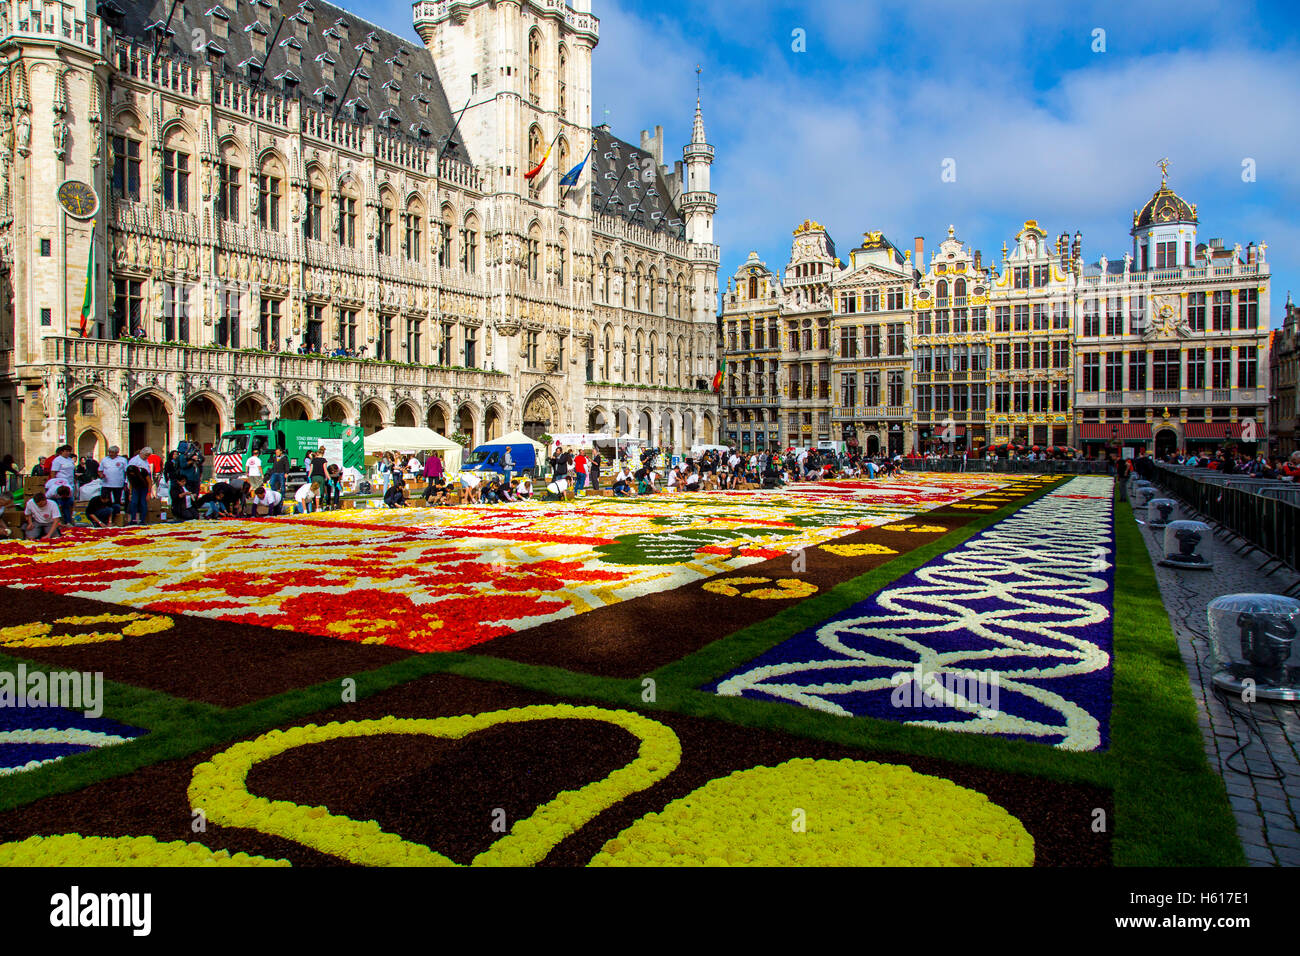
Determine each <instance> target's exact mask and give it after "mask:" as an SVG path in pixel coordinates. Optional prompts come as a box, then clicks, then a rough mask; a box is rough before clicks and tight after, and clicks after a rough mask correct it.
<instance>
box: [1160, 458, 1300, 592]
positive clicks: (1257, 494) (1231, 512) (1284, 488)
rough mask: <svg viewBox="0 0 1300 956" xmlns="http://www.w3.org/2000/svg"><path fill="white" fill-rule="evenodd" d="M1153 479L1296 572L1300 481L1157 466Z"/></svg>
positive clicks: (1299, 566) (1299, 557)
mask: <svg viewBox="0 0 1300 956" xmlns="http://www.w3.org/2000/svg"><path fill="white" fill-rule="evenodd" d="M1155 483H1156V484H1158V485H1160V486H1161V487H1163V488H1165V489H1167V490H1168V491H1169V492H1170V493H1171V494H1173V495H1174V496H1175V497H1177V498H1179V499H1181V500H1182V501H1183V502H1185V503H1186V504H1187V505H1189V506H1190V507H1191V508H1192V509H1193V510H1195V511H1196V512H1198V513H1200V514H1202V515H1204V516H1206V517H1208V518H1210V519H1212V520H1214V521H1216V522H1218V523H1219V524H1220V525H1222V526H1223V527H1225V528H1227V529H1228V530H1229V531H1232V532H1233V533H1235V534H1237V535H1240V536H1241V537H1242V538H1243V539H1244V540H1246V541H1249V542H1250V543H1251V544H1253V545H1254V546H1255V547H1257V548H1259V550H1261V551H1263V552H1264V553H1265V554H1267V555H1268V556H1269V557H1271V558H1276V559H1277V560H1278V561H1281V562H1283V563H1284V564H1286V565H1287V566H1288V567H1290V568H1292V569H1297V570H1300V485H1297V484H1294V483H1292V482H1288V481H1277V480H1276V479H1271V478H1250V477H1246V476H1238V475H1221V474H1219V473H1217V472H1214V471H1210V470H1209V469H1206V468H1189V467H1187V466H1184V465H1161V464H1157V465H1156V471H1155Z"/></svg>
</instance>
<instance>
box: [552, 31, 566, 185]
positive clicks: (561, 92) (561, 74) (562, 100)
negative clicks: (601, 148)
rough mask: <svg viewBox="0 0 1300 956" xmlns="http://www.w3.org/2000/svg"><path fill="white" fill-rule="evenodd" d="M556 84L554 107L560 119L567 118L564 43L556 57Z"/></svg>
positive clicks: (564, 167)
mask: <svg viewBox="0 0 1300 956" xmlns="http://www.w3.org/2000/svg"><path fill="white" fill-rule="evenodd" d="M556 79H557V82H556V86H555V96H556V99H557V100H558V103H557V104H556V109H558V110H559V113H560V119H568V116H569V51H568V50H567V49H565V47H564V44H560V54H559V57H558V59H557V69H556ZM560 167H561V168H562V169H564V170H566V171H567V170H568V168H569V167H567V166H565V165H564V164H563V163H561V164H560Z"/></svg>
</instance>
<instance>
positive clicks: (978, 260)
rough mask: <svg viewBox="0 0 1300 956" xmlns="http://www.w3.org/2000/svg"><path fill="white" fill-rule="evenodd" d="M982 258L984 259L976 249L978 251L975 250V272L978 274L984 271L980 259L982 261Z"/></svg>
mask: <svg viewBox="0 0 1300 956" xmlns="http://www.w3.org/2000/svg"><path fill="white" fill-rule="evenodd" d="M981 258H982V256H981V253H980V251H979V250H978V249H976V250H975V271H976V272H981V271H983V270H982V269H981V268H980V259H981Z"/></svg>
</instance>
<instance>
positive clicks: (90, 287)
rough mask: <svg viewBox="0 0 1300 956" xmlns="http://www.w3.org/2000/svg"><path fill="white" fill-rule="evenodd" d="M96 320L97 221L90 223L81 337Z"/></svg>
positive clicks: (83, 336)
mask: <svg viewBox="0 0 1300 956" xmlns="http://www.w3.org/2000/svg"><path fill="white" fill-rule="evenodd" d="M94 322H95V223H94V221H93V220H92V221H91V223H90V255H89V256H88V257H87V258H86V292H85V294H84V295H83V296H82V300H81V337H82V338H83V339H84V338H85V337H86V329H87V327H88V326H93V325H94Z"/></svg>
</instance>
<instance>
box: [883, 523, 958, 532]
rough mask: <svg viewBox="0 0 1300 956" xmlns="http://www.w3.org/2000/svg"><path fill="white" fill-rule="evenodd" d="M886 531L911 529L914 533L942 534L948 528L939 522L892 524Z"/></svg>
mask: <svg viewBox="0 0 1300 956" xmlns="http://www.w3.org/2000/svg"><path fill="white" fill-rule="evenodd" d="M884 530H886V531H911V532H913V533H914V534H941V533H943V532H944V531H947V530H948V529H947V528H945V527H943V526H942V525H937V524H892V525H889V526H888V527H886V528H885V529H884Z"/></svg>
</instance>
